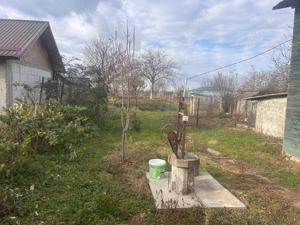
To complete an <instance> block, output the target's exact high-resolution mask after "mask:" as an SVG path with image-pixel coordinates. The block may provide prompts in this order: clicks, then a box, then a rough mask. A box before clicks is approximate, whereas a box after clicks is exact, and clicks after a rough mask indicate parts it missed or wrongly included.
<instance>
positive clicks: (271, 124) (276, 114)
mask: <svg viewBox="0 0 300 225" xmlns="http://www.w3.org/2000/svg"><path fill="white" fill-rule="evenodd" d="M286 104H287V98H273V99H265V100H259V101H258V102H257V108H256V122H255V130H256V131H257V132H261V133H263V134H265V135H269V136H273V137H279V138H282V137H283V135H284V126H285V111H286Z"/></svg>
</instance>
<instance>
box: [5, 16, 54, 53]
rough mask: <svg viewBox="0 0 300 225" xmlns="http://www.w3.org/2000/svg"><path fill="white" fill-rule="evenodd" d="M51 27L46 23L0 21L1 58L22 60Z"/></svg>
mask: <svg viewBox="0 0 300 225" xmlns="http://www.w3.org/2000/svg"><path fill="white" fill-rule="evenodd" d="M48 26H49V23H48V22H44V21H26V20H6V19H1V20H0V56H4V57H5V56H7V57H15V58H21V57H22V56H23V54H24V53H25V52H26V50H27V49H28V48H29V47H30V46H31V45H32V44H34V42H35V41H36V40H37V39H38V38H39V37H40V36H41V35H42V34H43V32H44V31H45V30H46V29H47V27H48Z"/></svg>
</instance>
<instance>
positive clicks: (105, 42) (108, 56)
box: [83, 37, 124, 124]
mask: <svg viewBox="0 0 300 225" xmlns="http://www.w3.org/2000/svg"><path fill="white" fill-rule="evenodd" d="M83 53H84V56H85V62H86V65H87V70H86V74H87V76H88V77H89V79H90V81H91V85H92V87H93V92H92V93H93V95H94V97H95V105H94V109H95V110H94V111H95V112H94V113H95V116H96V119H97V121H98V124H99V123H100V109H101V107H100V106H101V105H104V106H106V103H105V102H107V100H108V93H109V91H110V86H111V83H112V82H113V81H114V80H115V79H116V78H118V77H119V76H120V73H119V71H118V70H117V66H118V65H121V64H122V63H123V61H124V48H123V46H122V44H121V42H120V41H119V40H118V39H117V38H116V37H111V38H106V37H98V38H97V39H95V40H93V41H91V42H90V43H88V44H87V45H86V47H85V49H84V52H83ZM103 100H104V101H105V102H103ZM103 103H104V104H103ZM104 110H105V111H106V110H107V109H106V107H105V109H104Z"/></svg>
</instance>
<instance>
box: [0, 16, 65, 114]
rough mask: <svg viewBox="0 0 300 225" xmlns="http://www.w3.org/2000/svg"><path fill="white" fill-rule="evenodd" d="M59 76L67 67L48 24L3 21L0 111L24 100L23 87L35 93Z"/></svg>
mask: <svg viewBox="0 0 300 225" xmlns="http://www.w3.org/2000/svg"><path fill="white" fill-rule="evenodd" d="M60 72H64V65H63V62H62V58H61V56H60V54H59V51H58V48H57V46H56V43H55V40H54V37H53V34H52V31H51V28H50V25H49V23H48V22H44V21H29V20H8V19H1V20H0V110H2V109H3V107H8V106H10V105H12V104H13V103H14V102H15V100H16V98H22V97H23V95H24V91H25V90H24V88H23V87H22V85H24V84H25V85H28V86H30V87H32V88H33V90H34V89H35V88H38V87H39V86H40V84H41V82H42V79H43V78H44V80H46V79H54V78H55V76H56V75H57V74H59V73H60ZM36 93H37V94H38V93H39V90H36Z"/></svg>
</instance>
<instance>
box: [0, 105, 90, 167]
mask: <svg viewBox="0 0 300 225" xmlns="http://www.w3.org/2000/svg"><path fill="white" fill-rule="evenodd" d="M84 111H85V108H83V107H78V106H70V105H63V104H60V103H58V102H56V101H48V102H46V103H45V104H41V105H32V104H29V103H26V102H22V101H18V102H17V103H16V104H14V105H13V106H12V107H10V108H8V109H6V112H5V115H3V116H2V117H1V118H0V122H1V124H2V127H3V128H2V132H1V131H0V153H5V152H6V153H7V156H8V158H7V159H8V161H9V159H11V160H12V157H14V156H15V155H16V154H23V155H24V154H27V155H31V154H34V153H37V152H39V153H43V152H47V151H51V150H53V149H57V148H60V149H63V150H73V146H74V145H75V144H77V143H78V142H79V141H81V139H82V138H83V137H84V136H86V134H87V133H88V132H89V130H90V128H91V126H90V125H89V122H88V118H87V117H86V116H85V114H84Z"/></svg>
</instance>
